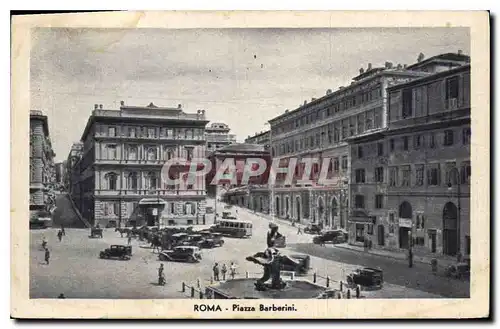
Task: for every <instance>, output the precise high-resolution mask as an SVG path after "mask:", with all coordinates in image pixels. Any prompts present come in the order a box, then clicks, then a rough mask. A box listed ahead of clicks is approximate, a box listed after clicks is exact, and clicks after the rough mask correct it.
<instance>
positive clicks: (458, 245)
mask: <svg viewBox="0 0 500 329" xmlns="http://www.w3.org/2000/svg"><path fill="white" fill-rule="evenodd" d="M452 172H453V176H454V177H455V178H456V181H457V208H458V209H457V210H458V213H457V256H458V255H460V206H461V205H460V197H461V195H460V172H459V171H458V169H457V167H453V168H452V169H451V170H450V177H449V181H448V190H449V191H452V189H453V184H452V183H451V177H452V176H451V173H452Z"/></svg>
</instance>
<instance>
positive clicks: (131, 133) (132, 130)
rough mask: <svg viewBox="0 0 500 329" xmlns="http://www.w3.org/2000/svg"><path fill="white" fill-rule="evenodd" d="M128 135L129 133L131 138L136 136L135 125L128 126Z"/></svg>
mask: <svg viewBox="0 0 500 329" xmlns="http://www.w3.org/2000/svg"><path fill="white" fill-rule="evenodd" d="M128 135H129V137H132V138H134V137H135V136H136V130H135V127H130V128H128Z"/></svg>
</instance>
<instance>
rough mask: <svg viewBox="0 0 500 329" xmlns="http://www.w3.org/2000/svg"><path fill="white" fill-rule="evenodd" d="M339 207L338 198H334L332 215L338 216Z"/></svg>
mask: <svg viewBox="0 0 500 329" xmlns="http://www.w3.org/2000/svg"><path fill="white" fill-rule="evenodd" d="M337 208H338V205H337V199H335V198H333V199H332V216H337V211H338V210H337Z"/></svg>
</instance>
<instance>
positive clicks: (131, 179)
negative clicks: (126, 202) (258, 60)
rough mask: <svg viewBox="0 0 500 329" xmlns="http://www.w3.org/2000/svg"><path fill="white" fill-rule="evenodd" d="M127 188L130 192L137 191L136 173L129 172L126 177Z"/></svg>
mask: <svg viewBox="0 0 500 329" xmlns="http://www.w3.org/2000/svg"><path fill="white" fill-rule="evenodd" d="M127 186H128V188H129V189H130V190H137V173H136V172H131V173H130V174H129V175H128V179H127Z"/></svg>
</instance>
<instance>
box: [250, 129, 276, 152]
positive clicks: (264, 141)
mask: <svg viewBox="0 0 500 329" xmlns="http://www.w3.org/2000/svg"><path fill="white" fill-rule="evenodd" d="M269 137H270V131H269V130H267V131H261V132H259V133H256V134H255V135H253V136H248V137H247V138H246V139H245V143H247V144H260V145H264V150H266V151H267V150H269V148H270V146H271V145H270V139H269Z"/></svg>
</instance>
